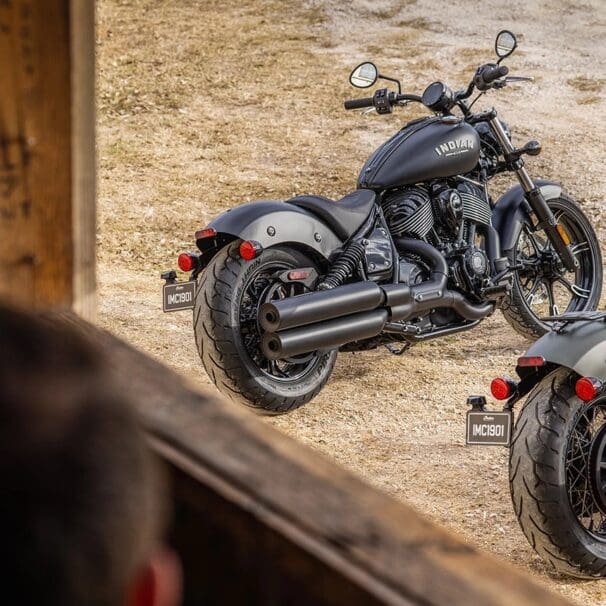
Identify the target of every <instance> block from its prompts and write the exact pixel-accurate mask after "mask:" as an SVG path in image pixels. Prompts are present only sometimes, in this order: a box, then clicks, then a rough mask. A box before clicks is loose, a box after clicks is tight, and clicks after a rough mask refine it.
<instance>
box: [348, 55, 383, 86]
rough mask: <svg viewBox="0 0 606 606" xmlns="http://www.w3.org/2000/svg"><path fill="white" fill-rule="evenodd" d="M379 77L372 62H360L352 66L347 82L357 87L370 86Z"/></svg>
mask: <svg viewBox="0 0 606 606" xmlns="http://www.w3.org/2000/svg"><path fill="white" fill-rule="evenodd" d="M378 77H379V70H378V69H377V66H376V65H375V64H374V63H370V62H368V61H367V62H366V63H360V65H358V67H356V68H354V70H353V71H352V72H351V75H350V76H349V82H350V83H351V84H353V86H356V87H358V88H368V87H369V86H372V85H373V84H374V83H375V82H376V81H377V78H378Z"/></svg>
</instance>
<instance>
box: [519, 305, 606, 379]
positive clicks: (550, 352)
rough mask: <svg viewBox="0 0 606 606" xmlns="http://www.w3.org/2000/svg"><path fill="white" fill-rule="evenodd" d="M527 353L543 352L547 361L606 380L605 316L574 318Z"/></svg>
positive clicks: (525, 370) (526, 371)
mask: <svg viewBox="0 0 606 606" xmlns="http://www.w3.org/2000/svg"><path fill="white" fill-rule="evenodd" d="M602 315H606V314H602ZM524 356H543V358H545V360H546V361H547V362H551V363H553V364H558V365H559V366H565V367H567V368H571V369H572V370H574V371H575V372H578V373H579V374H580V375H583V376H586V377H596V378H597V379H602V380H606V323H605V322H604V319H603V318H602V319H598V320H593V321H589V322H585V321H583V322H573V323H571V324H569V325H568V326H566V327H565V328H564V329H563V330H562V331H561V332H555V331H551V332H548V333H547V334H546V335H544V336H542V337H541V338H540V339H539V340H538V341H536V342H535V343H534V344H533V345H532V346H531V347H530V349H529V350H528V351H527V352H526V353H525V354H524ZM517 372H518V374H519V375H520V377H522V378H524V376H525V375H527V374H529V373H531V372H533V370H532V369H529V368H521V367H518V369H517Z"/></svg>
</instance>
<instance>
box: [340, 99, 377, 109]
mask: <svg viewBox="0 0 606 606" xmlns="http://www.w3.org/2000/svg"><path fill="white" fill-rule="evenodd" d="M343 105H344V106H345V109H362V108H363V107H373V106H374V103H373V98H372V97H364V98H363V99H349V100H348V101H345V103H344V104H343Z"/></svg>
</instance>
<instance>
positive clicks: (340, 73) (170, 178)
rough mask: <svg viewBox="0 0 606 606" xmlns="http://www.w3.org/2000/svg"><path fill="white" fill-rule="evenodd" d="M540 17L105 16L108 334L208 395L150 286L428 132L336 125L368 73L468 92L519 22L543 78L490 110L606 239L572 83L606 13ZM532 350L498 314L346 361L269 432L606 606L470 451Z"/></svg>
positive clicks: (430, 9)
mask: <svg viewBox="0 0 606 606" xmlns="http://www.w3.org/2000/svg"><path fill="white" fill-rule="evenodd" d="M543 5H544V3H539V2H521V0H512V2H510V3H507V5H504V4H503V3H501V2H499V1H498V0H486V1H485V2H483V3H482V4H481V5H478V4H477V3H474V10H473V12H471V13H470V11H469V10H467V9H468V6H466V3H465V2H464V1H463V0H453V1H452V2H448V3H446V2H444V3H441V4H440V10H439V11H436V10H435V2H430V0H417V2H394V1H391V0H381V1H380V2H374V1H372V2H371V1H370V0H354V1H352V2H348V3H341V2H337V1H333V0H313V1H312V0H309V1H307V2H294V1H293V0H286V1H278V0H264V1H262V2H261V1H259V2H253V1H251V0H249V1H244V2H243V1H238V2H236V1H235V0H221V2H219V1H218V0H206V1H205V2H195V1H193V0H189V1H187V0H179V1H178V2H171V3H169V2H160V1H159V0H132V1H122V0H121V1H118V0H99V3H98V51H99V82H98V99H99V141H98V145H99V163H100V166H99V169H100V171H99V173H100V183H99V194H100V225H99V235H98V239H99V262H100V282H101V309H100V319H101V322H102V323H103V324H104V325H106V326H108V327H110V328H111V329H112V330H114V331H115V332H117V333H119V334H122V335H123V336H125V337H126V338H128V339H129V340H131V341H132V342H133V343H135V344H136V345H138V346H140V347H141V348H143V349H145V350H146V351H148V352H150V353H152V354H154V355H156V356H158V357H159V358H160V359H162V360H163V361H165V362H166V363H168V364H170V365H171V366H173V367H175V368H177V369H179V370H180V371H182V372H184V373H185V374H187V375H188V376H189V377H191V378H192V380H194V381H195V382H197V383H198V384H200V385H208V380H207V379H206V377H205V375H204V373H203V370H202V369H201V366H200V364H199V362H198V360H197V356H196V353H195V350H194V347H193V338H192V334H191V333H192V330H191V324H190V322H191V320H190V318H189V317H188V314H173V315H167V316H163V315H162V313H161V312H160V309H159V307H160V305H159V304H160V300H159V288H160V281H159V278H158V272H159V271H160V270H161V269H167V268H169V267H173V266H174V259H175V257H176V255H177V254H178V252H180V251H181V250H182V249H184V248H185V249H186V248H189V247H191V246H192V245H193V240H192V234H193V232H194V230H196V229H198V228H199V227H201V226H203V225H204V224H205V223H206V222H207V221H208V220H209V219H210V218H211V217H213V216H214V215H216V214H217V213H218V212H220V211H222V210H223V209H226V208H228V207H230V206H233V205H235V204H238V203H240V202H243V201H246V200H250V199H257V198H277V199H280V198H284V197H287V196H291V195H292V194H294V193H305V192H314V193H319V194H324V195H327V196H338V195H343V194H345V193H346V192H347V191H349V190H351V189H352V188H353V187H354V186H355V185H354V184H355V178H356V175H357V171H358V168H359V167H360V166H361V165H362V163H363V161H364V160H365V158H366V157H367V156H368V154H369V153H370V151H371V150H372V149H373V147H374V146H375V145H377V144H378V143H379V142H381V141H382V140H384V139H385V138H386V137H387V136H388V135H390V134H391V133H393V132H394V131H395V130H396V129H397V128H399V126H400V125H401V124H402V123H403V121H405V120H407V119H410V118H412V117H415V116H418V115H422V112H421V111H420V110H419V109H413V108H409V109H407V110H405V111H404V112H401V113H399V114H397V115H394V116H392V117H389V118H387V119H384V118H379V117H376V116H375V117H369V118H366V119H363V118H360V117H359V116H358V115H356V114H354V113H347V112H345V111H343V110H342V101H343V100H344V99H346V98H350V97H355V96H362V95H363V94H364V93H360V92H357V91H355V90H353V89H351V88H350V87H349V86H348V85H347V76H348V74H349V72H350V70H351V68H352V67H353V65H355V64H356V63H357V62H359V61H361V60H363V59H367V58H369V59H374V60H375V61H377V63H378V65H379V67H380V68H381V69H382V70H383V71H384V72H385V73H388V74H396V75H402V77H403V82H404V88H405V89H406V90H410V91H414V92H419V91H422V90H423V87H424V86H425V85H427V84H428V83H429V82H431V81H432V80H435V79H437V78H444V79H446V80H447V81H448V82H449V83H451V84H452V85H453V86H456V85H457V84H459V85H460V84H463V83H464V82H465V81H466V80H467V79H468V78H469V77H470V76H471V74H472V73H473V69H474V67H475V65H476V64H477V63H478V62H479V61H483V60H489V59H490V58H491V53H492V43H493V36H494V34H495V33H496V31H497V30H498V29H500V28H501V27H502V26H507V25H510V19H511V14H516V19H517V21H516V28H515V31H517V32H523V33H524V34H525V36H524V41H523V42H522V49H521V50H520V52H519V53H517V54H516V55H515V56H514V57H513V58H512V59H511V60H510V62H509V65H510V67H511V69H512V73H514V74H515V73H518V74H524V75H533V76H538V78H539V79H537V82H536V83H535V84H531V85H525V86H518V87H511V88H510V89H507V90H504V91H502V92H501V93H499V94H498V95H496V94H495V95H492V96H491V97H490V98H488V99H487V100H486V102H485V103H484V105H485V106H490V105H491V104H495V105H496V106H497V107H498V108H499V110H500V111H501V113H502V115H503V116H504V117H505V119H506V120H507V121H508V122H509V124H510V126H511V127H512V129H513V131H514V134H515V136H516V140H517V141H520V142H523V141H525V140H527V139H529V138H538V139H539V140H541V142H542V143H543V146H544V150H545V151H544V153H543V155H542V156H540V157H539V158H536V159H532V160H531V162H530V166H531V170H532V172H533V174H536V175H542V176H545V177H550V176H551V177H555V178H557V179H561V180H562V181H563V182H564V183H566V184H567V185H568V187H569V189H570V190H571V192H572V193H573V194H574V196H575V197H576V198H577V199H579V200H581V202H582V204H583V206H584V208H585V209H586V210H587V212H589V213H590V214H591V216H592V217H593V219H594V221H595V222H596V224H597V225H598V227H599V229H600V234H602V235H603V233H604V230H603V227H604V223H603V221H602V219H601V216H600V215H601V213H602V212H603V208H604V207H603V202H604V196H605V193H606V186H605V183H606V169H605V168H604V165H603V164H604V163H603V157H602V156H603V143H602V141H603V139H604V136H605V135H606V133H605V128H604V122H603V115H604V112H605V110H606V104H605V102H604V100H603V99H601V98H599V95H597V94H596V92H597V90H598V89H594V88H591V87H596V86H598V83H599V81H594V80H588V81H586V80H587V79H584V78H583V77H581V76H579V74H589V73H600V70H603V65H604V64H605V63H606V57H604V46H603V43H602V35H603V32H602V30H601V29H600V27H601V26H600V25H599V24H600V20H601V22H602V23H603V22H604V4H603V1H602V0H589V1H588V2H585V4H583V5H580V6H577V5H576V3H573V2H572V1H571V0H556V1H555V3H554V6H555V7H554V9H553V10H549V11H546V10H544V8H543ZM561 11H564V12H565V13H566V21H565V29H564V30H562V23H561V22H560V21H559V20H558V19H559V18H558V15H559V14H560V13H561ZM553 31H557V32H558V35H557V36H554V35H553ZM482 49H485V50H484V51H483V50H482ZM602 84H603V82H602V83H600V84H599V86H600V89H601V86H602ZM579 93H581V94H582V95H584V96H582V97H580V98H577V96H578V95H579ZM589 96H591V98H592V103H590V104H589V105H583V106H582V108H580V107H579V105H578V104H579V103H584V102H585V101H583V99H587V98H588V97H589ZM510 184H511V182H505V181H503V180H501V181H500V182H499V183H498V185H497V190H499V189H503V188H504V187H506V186H508V185H510ZM526 345H527V344H526V343H525V342H524V341H523V340H522V339H520V338H519V337H517V336H516V335H515V334H514V333H513V332H512V330H511V329H510V328H509V327H508V326H507V325H506V324H505V323H504V321H503V320H502V319H501V318H500V316H495V317H494V318H491V319H489V320H488V321H487V322H485V323H484V324H483V325H482V326H481V327H480V328H479V329H477V330H476V331H475V332H474V333H469V334H466V335H463V336H459V337H452V338H447V339H443V340H441V341H436V342H430V343H427V344H425V345H423V346H419V347H417V348H414V349H413V350H412V351H411V352H410V353H408V354H407V355H405V356H403V357H401V358H395V357H390V356H389V355H388V354H387V353H386V352H384V351H377V352H369V353H364V354H359V355H353V354H346V355H342V356H340V359H339V362H338V365H337V368H336V371H335V373H334V376H333V379H332V381H331V383H330V385H329V386H328V387H327V389H326V390H325V391H324V392H323V393H322V394H321V395H320V396H319V397H318V398H317V399H316V400H315V401H314V402H313V403H312V404H310V405H308V406H307V407H305V408H304V409H302V410H300V411H297V412H296V413H294V414H292V415H289V416H287V417H282V418H279V419H275V420H272V421H269V422H271V423H273V424H274V425H276V426H277V427H279V428H280V429H282V430H284V431H285V432H287V433H289V434H291V435H293V436H295V437H296V438H298V439H300V440H303V441H305V442H307V443H309V444H311V445H312V446H314V447H316V448H317V449H319V450H320V451H323V452H325V453H326V454H327V455H328V456H329V457H331V458H333V459H335V460H336V461H338V462H339V463H342V464H344V465H346V466H348V467H350V468H351V469H353V470H354V471H356V472H357V473H359V474H360V475H362V476H364V477H365V478H366V479H367V480H368V481H370V482H372V483H374V484H375V485H377V486H378V487H380V488H381V489H383V490H386V491H388V492H389V493H391V494H393V495H395V496H396V497H397V498H401V499H405V500H407V501H410V502H411V503H413V504H414V505H415V506H416V507H417V508H418V509H420V510H421V511H423V512H425V513H426V514H428V515H430V516H431V517H432V518H433V519H435V520H437V521H439V522H442V523H444V524H446V525H448V526H450V527H451V528H453V529H455V530H457V531H458V532H460V533H462V534H463V535H464V536H466V537H467V538H468V539H469V540H472V541H474V542H476V543H478V544H480V545H481V546H483V547H485V548H487V549H490V550H492V551H494V552H495V553H498V554H500V555H502V556H504V557H507V558H508V559H510V560H513V561H514V562H516V563H517V564H519V565H521V566H524V567H526V568H527V569H528V570H530V571H531V572H532V573H533V574H536V575H538V576H539V578H541V579H543V581H544V582H546V583H548V584H549V585H551V586H552V587H554V588H556V589H557V590H559V591H561V592H563V593H565V594H567V595H569V596H572V597H574V598H576V599H577V600H578V601H579V602H580V603H583V604H587V603H596V604H597V603H601V604H606V590H604V589H602V583H601V582H592V583H575V582H571V581H569V580H565V579H555V578H552V577H549V576H548V571H547V570H546V567H545V566H544V564H543V563H542V562H541V561H540V560H539V558H538V557H537V556H535V555H534V553H533V552H532V551H531V549H530V547H529V546H528V544H527V542H526V540H525V539H524V537H523V536H522V533H521V532H520V530H519V529H518V526H517V522H516V520H515V518H514V515H513V511H512V507H511V504H510V501H509V494H508V486H507V461H506V452H505V451H504V450H501V449H497V450H490V449H488V450H477V449H470V448H466V447H464V445H463V428H464V413H465V408H466V406H465V399H466V397H467V395H468V394H469V393H486V385H487V384H488V381H489V379H490V378H491V377H492V376H494V375H495V374H497V373H501V372H504V371H509V372H511V371H512V364H513V361H514V359H515V357H516V356H517V355H518V354H519V353H521V352H522V351H523V350H524V348H525V347H526ZM226 405H227V404H226Z"/></svg>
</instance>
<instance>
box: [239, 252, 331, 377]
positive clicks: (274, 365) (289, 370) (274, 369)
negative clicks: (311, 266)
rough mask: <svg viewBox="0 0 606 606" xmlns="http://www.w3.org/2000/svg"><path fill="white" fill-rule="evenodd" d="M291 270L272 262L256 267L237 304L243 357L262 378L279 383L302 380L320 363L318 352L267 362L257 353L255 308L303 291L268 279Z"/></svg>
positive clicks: (258, 328)
mask: <svg viewBox="0 0 606 606" xmlns="http://www.w3.org/2000/svg"><path fill="white" fill-rule="evenodd" d="M293 268H294V267H293V266H292V265H290V264H288V263H285V262H276V261H272V262H268V263H264V264H260V265H259V266H258V267H257V268H256V269H255V271H254V272H253V273H252V274H251V275H250V276H249V277H248V278H247V280H246V282H245V284H244V287H243V289H242V291H241V293H242V294H241V297H240V301H239V310H240V311H239V331H240V338H241V342H242V345H243V347H244V350H245V352H246V355H247V356H248V358H249V360H250V362H252V364H253V365H254V367H255V368H256V369H257V370H259V371H260V372H261V373H262V374H263V375H264V376H266V377H268V378H270V379H271V380H272V381H278V382H282V383H288V382H294V381H298V380H300V379H302V378H303V377H305V376H306V375H308V374H310V373H311V372H313V371H314V369H315V368H316V367H317V366H318V365H319V364H320V362H321V356H320V355H319V354H318V352H312V353H309V354H303V355H300V356H294V357H292V358H286V359H284V360H268V359H267V358H266V357H265V356H264V355H263V353H262V352H261V347H260V342H261V335H262V334H263V332H264V331H263V329H262V328H261V326H260V325H259V322H258V320H257V317H258V312H259V307H260V306H261V305H262V304H263V303H266V302H267V301H272V300H276V299H284V298H286V297H292V296H295V295H299V294H303V293H304V292H306V289H305V287H304V286H303V285H302V284H300V283H296V282H292V283H289V284H287V285H285V284H283V283H282V282H280V281H278V280H276V279H275V278H273V277H272V276H273V275H274V274H275V273H276V272H281V271H285V270H288V269H293Z"/></svg>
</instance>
